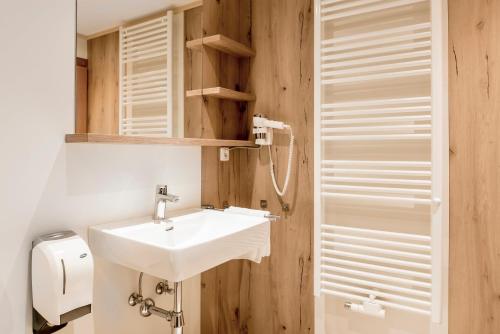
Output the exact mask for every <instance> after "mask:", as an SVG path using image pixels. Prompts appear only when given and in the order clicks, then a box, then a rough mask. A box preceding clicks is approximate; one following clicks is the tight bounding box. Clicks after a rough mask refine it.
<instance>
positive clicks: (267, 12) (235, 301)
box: [202, 0, 314, 334]
mask: <svg viewBox="0 0 500 334" xmlns="http://www.w3.org/2000/svg"><path fill="white" fill-rule="evenodd" d="M228 1H234V0H220V1H215V0H205V2H204V9H203V10H204V14H205V10H207V8H208V10H209V11H210V12H212V13H213V12H215V9H214V8H216V6H219V7H218V8H219V9H218V11H219V13H222V15H223V17H224V16H225V15H228V14H230V12H228V9H227V8H229V7H224V6H225V4H226V3H227V2H228ZM205 7H207V8H205ZM224 8H225V9H224ZM242 8H244V7H243V6H242V7H240V10H242ZM242 13H243V14H244V15H246V17H249V13H251V35H250V34H247V35H248V36H251V38H252V47H253V48H254V49H255V50H256V51H257V56H256V57H255V59H253V60H252V61H251V62H250V64H241V63H240V75H241V76H242V77H241V78H243V75H244V68H245V66H249V83H250V86H249V88H248V90H249V91H253V92H255V93H256V95H257V101H256V102H255V103H252V104H250V110H249V112H248V114H247V115H239V116H245V117H247V118H248V120H250V117H251V115H253V114H254V113H261V114H264V115H267V116H269V117H270V118H273V119H279V120H282V121H285V122H286V123H289V124H291V125H292V126H293V129H294V134H295V136H296V151H295V155H294V159H293V172H292V178H291V182H290V186H289V192H288V194H287V195H286V196H285V198H284V201H283V202H282V201H280V199H279V198H278V197H277V195H276V194H275V192H274V188H273V186H272V183H271V178H270V175H269V158H268V155H267V150H264V149H263V150H260V151H246V150H241V151H233V152H232V153H231V161H230V162H229V163H220V162H218V161H217V160H216V159H217V156H216V154H217V151H216V150H214V149H203V156H202V163H203V166H202V176H203V178H202V196H203V201H204V202H205V203H211V204H215V205H216V206H219V207H220V206H222V204H223V203H224V202H227V204H230V205H241V206H247V207H253V208H259V207H260V201H261V200H267V202H268V209H269V210H270V211H272V212H273V213H275V214H280V215H282V216H283V220H282V221H280V222H277V223H275V224H273V225H272V241H271V243H272V255H271V257H270V258H265V259H264V260H263V261H262V263H261V264H255V263H251V262H249V261H232V262H230V263H228V264H225V265H222V266H219V267H218V268H215V269H213V270H211V271H209V272H207V273H204V274H203V275H202V333H258V334H266V333H270V334H271V333H273V334H274V333H283V332H284V333H313V313H314V306H313V291H312V288H313V284H312V278H313V277H312V275H313V270H312V269H313V268H312V255H313V254H312V248H313V247H312V240H313V235H312V232H313V229H312V225H313V1H310V0H294V1H290V0H252V1H251V8H250V11H249V12H242ZM216 22H219V24H220V25H219V28H218V29H219V31H217V32H220V29H224V28H225V27H227V26H228V25H224V24H223V23H222V22H220V21H216ZM205 24H207V21H205V16H204V25H205ZM221 24H222V25H221ZM204 28H205V27H204ZM214 33H215V32H214ZM226 33H227V32H226ZM244 33H245V32H244V30H242V29H241V26H240V36H241V38H242V37H244ZM231 37H233V38H234V36H231ZM241 38H240V41H244V40H242V39H241ZM210 59H212V61H211V64H213V63H214V62H213V58H209V60H210ZM219 60H220V59H219ZM217 64H218V65H217V66H219V65H220V69H219V71H217V73H223V72H224V67H223V66H222V63H220V62H219V63H217ZM203 66H204V69H203V71H204V74H205V70H206V69H205V66H206V59H204V63H203ZM241 71H243V73H242V72H241ZM231 76H232V75H231V74H230V75H229V77H231ZM241 78H240V79H241ZM242 81H243V80H242ZM220 82H222V83H223V84H225V85H228V84H230V82H224V78H223V79H222V80H220ZM204 84H205V80H204ZM228 88H231V87H228ZM222 115H223V117H222V120H223V122H224V123H223V124H234V123H233V122H234V118H233V121H230V122H228V121H227V119H228V117H229V116H228V114H226V113H225V112H224V113H223V114H222ZM222 115H221V114H219V115H218V116H217V121H221V118H220V117H221V116H222ZM243 124H247V125H248V124H251V123H249V122H243ZM239 133H241V134H245V132H243V131H242V130H239ZM222 135H223V136H224V132H223V133H222ZM231 135H234V134H231ZM276 144H277V145H275V146H273V154H274V155H275V162H276V168H277V171H278V173H277V176H278V180H279V183H280V184H282V182H283V178H284V175H285V172H286V160H287V159H286V157H287V152H288V151H287V150H288V137H287V136H286V135H277V136H276ZM299 190H300V191H299ZM282 203H287V204H289V205H290V211H289V212H284V211H282Z"/></svg>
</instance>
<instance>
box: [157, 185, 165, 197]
mask: <svg viewBox="0 0 500 334" xmlns="http://www.w3.org/2000/svg"><path fill="white" fill-rule="evenodd" d="M156 194H157V195H167V194H168V190H167V186H166V185H165V184H159V185H157V186H156Z"/></svg>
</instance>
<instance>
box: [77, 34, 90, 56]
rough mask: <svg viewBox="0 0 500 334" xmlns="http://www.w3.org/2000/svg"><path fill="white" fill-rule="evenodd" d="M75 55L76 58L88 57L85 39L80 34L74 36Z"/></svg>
mask: <svg viewBox="0 0 500 334" xmlns="http://www.w3.org/2000/svg"><path fill="white" fill-rule="evenodd" d="M76 56H77V57H78V58H83V59H88V55H87V40H86V39H85V38H83V37H82V36H79V35H77V36H76Z"/></svg>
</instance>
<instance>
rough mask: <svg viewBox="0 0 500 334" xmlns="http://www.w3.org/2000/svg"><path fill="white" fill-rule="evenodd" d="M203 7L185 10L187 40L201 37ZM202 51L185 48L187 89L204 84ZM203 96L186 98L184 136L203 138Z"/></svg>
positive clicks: (198, 87)
mask: <svg viewBox="0 0 500 334" xmlns="http://www.w3.org/2000/svg"><path fill="white" fill-rule="evenodd" d="M202 9H203V7H202V6H200V7H196V8H193V9H189V10H187V11H186V12H184V34H185V40H186V42H187V41H191V40H194V39H198V38H201V37H202V35H203V33H202V25H201V20H202ZM202 64H203V63H202V53H201V52H198V51H196V50H191V49H188V48H184V86H185V91H189V90H195V89H201V88H202V87H203V86H202ZM202 112H203V99H202V98H185V99H184V137H186V138H203V136H202V130H203V127H202V124H203V123H202V120H203V119H202Z"/></svg>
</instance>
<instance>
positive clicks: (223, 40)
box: [186, 34, 255, 57]
mask: <svg viewBox="0 0 500 334" xmlns="http://www.w3.org/2000/svg"><path fill="white" fill-rule="evenodd" d="M203 46H208V47H211V48H213V49H216V50H218V51H221V52H224V53H227V54H229V55H231V56H234V57H253V56H255V51H253V50H252V49H251V48H249V47H248V46H246V45H244V44H242V43H240V42H238V41H235V40H233V39H231V38H228V37H226V36H224V35H221V34H218V35H213V36H207V37H203V38H198V39H194V40H191V41H189V42H187V43H186V47H187V48H188V49H192V50H201V49H202V47H203Z"/></svg>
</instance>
